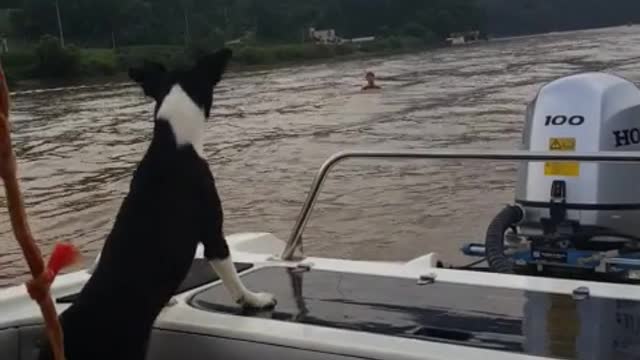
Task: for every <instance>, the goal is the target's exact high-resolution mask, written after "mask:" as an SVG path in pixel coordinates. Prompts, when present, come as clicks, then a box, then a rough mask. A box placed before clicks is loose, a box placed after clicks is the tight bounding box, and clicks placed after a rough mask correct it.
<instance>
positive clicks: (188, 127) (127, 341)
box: [42, 50, 276, 360]
mask: <svg viewBox="0 0 640 360" xmlns="http://www.w3.org/2000/svg"><path fill="white" fill-rule="evenodd" d="M230 57H231V52H230V51H229V50H222V51H219V52H217V53H215V54H212V55H210V56H205V57H203V58H202V59H200V60H199V61H198V63H197V64H196V65H195V66H194V67H193V68H192V69H190V70H187V71H174V72H168V71H166V69H165V68H164V67H163V66H162V65H160V64H156V63H147V64H146V65H145V66H144V67H143V68H142V69H132V70H131V71H130V74H129V75H130V77H131V78H132V79H133V80H135V81H136V82H138V83H139V84H140V85H141V86H142V88H143V90H144V92H145V95H147V96H150V97H152V98H154V99H155V101H156V108H155V111H154V134H153V140H152V141H151V145H150V146H149V150H148V151H147V153H146V155H145V157H144V159H143V160H142V162H141V163H140V165H139V166H138V168H137V169H136V172H135V174H134V176H133V180H132V182H131V188H130V190H129V194H128V195H127V197H126V199H125V200H124V202H123V204H122V206H121V208H120V211H119V213H118V216H117V218H116V221H115V224H114V226H113V229H112V231H111V233H110V234H109V236H108V238H107V240H106V242H105V245H104V248H103V251H102V254H101V256H100V261H99V263H98V266H97V267H96V269H95V272H94V273H93V275H92V277H91V279H90V280H89V281H88V282H87V284H86V285H85V287H84V288H83V290H82V292H81V293H80V295H79V297H78V298H77V300H76V301H75V302H74V304H73V305H72V306H71V307H70V308H69V309H68V310H67V311H65V312H64V313H63V314H62V316H61V322H62V326H63V331H64V341H65V351H66V353H67V359H68V360H86V359H94V360H96V359H97V360H100V359H105V360H106V359H109V360H113V359H127V360H143V359H144V355H145V353H146V348H147V344H148V341H149V336H150V334H151V329H152V326H153V322H154V321H155V319H156V317H157V316H158V314H159V313H160V311H161V310H162V308H163V307H164V305H165V304H166V303H167V302H168V301H169V299H170V298H171V296H172V295H173V293H174V292H175V291H176V289H177V288H178V287H179V286H180V283H181V282H182V281H183V280H184V278H185V277H186V275H187V273H188V271H189V269H190V267H191V264H192V261H193V257H194V255H195V251H196V248H197V245H198V244H199V243H202V244H203V245H204V255H205V257H206V258H207V259H208V260H210V262H211V264H212V266H213V268H214V269H215V271H216V272H217V273H218V274H219V275H220V278H221V279H222V281H223V283H224V284H225V286H226V287H227V288H228V289H229V290H230V294H231V296H232V298H233V299H234V300H235V301H237V302H238V303H240V304H242V305H243V306H251V307H268V306H273V305H275V302H276V301H275V299H274V298H273V296H272V295H270V294H266V293H254V292H251V291H249V290H248V289H247V288H246V287H244V285H243V284H242V282H241V281H240V278H239V276H238V274H237V273H236V270H235V267H234V266H233V262H232V260H231V257H230V253H229V248H228V247H227V243H226V240H225V239H224V234H223V230H222V222H223V213H222V206H221V203H220V198H219V197H218V192H217V190H216V186H215V182H214V179H213V175H212V174H211V171H210V169H209V166H208V164H207V163H206V161H205V160H204V159H203V149H202V136H203V132H204V127H205V126H204V124H205V121H206V119H207V118H208V117H209V114H210V110H211V105H212V102H213V88H214V87H215V86H216V84H217V83H218V82H219V81H220V79H221V77H222V74H223V72H224V69H225V67H226V65H227V63H228V61H229V59H230ZM42 356H43V358H47V356H50V352H49V351H43V352H42Z"/></svg>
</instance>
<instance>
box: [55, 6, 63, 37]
mask: <svg viewBox="0 0 640 360" xmlns="http://www.w3.org/2000/svg"><path fill="white" fill-rule="evenodd" d="M56 17H57V18H58V32H59V34H60V47H62V48H64V30H63V29H62V16H60V4H59V3H58V0H56Z"/></svg>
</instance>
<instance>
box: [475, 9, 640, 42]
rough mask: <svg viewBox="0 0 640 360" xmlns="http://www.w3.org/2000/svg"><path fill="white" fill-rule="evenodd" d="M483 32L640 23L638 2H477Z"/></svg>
mask: <svg viewBox="0 0 640 360" xmlns="http://www.w3.org/2000/svg"><path fill="white" fill-rule="evenodd" d="M478 5H479V6H480V7H481V8H482V9H483V10H484V12H485V14H486V20H487V27H486V30H487V32H489V33H490V34H492V35H494V36H505V35H524V34H536V33H547V32H552V31H567V30H579V29H589V28H596V27H607V26H616V25H624V24H628V23H638V22H640V1H638V0H606V1H605V0H478Z"/></svg>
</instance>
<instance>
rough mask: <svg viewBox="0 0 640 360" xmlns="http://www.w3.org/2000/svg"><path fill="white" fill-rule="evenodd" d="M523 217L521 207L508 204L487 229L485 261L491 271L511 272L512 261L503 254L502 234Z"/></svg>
mask: <svg viewBox="0 0 640 360" xmlns="http://www.w3.org/2000/svg"><path fill="white" fill-rule="evenodd" d="M523 217H524V213H523V212H522V209H520V207H518V206H514V205H509V206H507V207H505V208H504V209H502V211H500V213H498V215H496V217H495V218H494V219H493V221H492V222H491V224H489V228H488V229H487V236H486V238H485V246H486V252H487V262H488V263H489V268H490V269H491V271H495V272H498V273H502V274H512V273H513V263H512V262H511V260H509V258H507V256H506V255H505V254H504V234H505V232H507V230H508V229H509V228H511V227H512V226H514V225H515V224H517V223H519V222H520V221H521V220H522V218H523Z"/></svg>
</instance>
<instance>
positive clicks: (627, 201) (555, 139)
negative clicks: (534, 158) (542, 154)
mask: <svg viewBox="0 0 640 360" xmlns="http://www.w3.org/2000/svg"><path fill="white" fill-rule="evenodd" d="M523 145H524V150H529V151H566V152H586V153H594V152H601V151H638V150H640V90H639V89H638V88H637V87H636V86H635V85H634V84H633V83H631V82H629V81H627V80H625V79H622V78H620V77H617V76H613V75H609V74H604V73H585V74H579V75H573V76H568V77H565V78H561V79H559V80H556V81H553V82H551V83H549V84H547V85H546V86H544V87H542V88H541V89H540V91H539V93H538V95H537V97H536V98H535V99H534V101H533V102H532V103H531V104H530V105H529V107H528V109H527V117H526V128H525V131H524V137H523ZM552 187H554V189H552ZM552 190H553V191H552ZM516 201H517V203H518V204H520V205H521V206H522V207H523V208H524V210H525V211H524V212H525V220H524V221H523V223H522V224H521V231H522V233H523V234H525V235H527V234H529V235H535V234H539V233H540V231H541V230H542V227H541V225H540V224H541V220H542V219H549V218H550V217H551V216H552V215H553V214H552V211H551V210H550V209H552V208H553V207H554V206H555V205H554V206H552V203H553V204H556V205H557V204H560V206H561V207H563V209H561V210H562V211H561V212H562V213H563V216H564V217H565V219H566V220H567V221H568V222H572V223H577V224H579V227H580V228H583V227H586V228H591V229H592V230H599V232H600V233H601V237H604V238H606V239H604V238H603V239H600V240H602V241H612V240H613V241H616V240H617V239H619V236H616V235H620V237H632V238H640V165H635V164H622V163H617V164H616V163H584V162H583V163H577V162H576V163H566V162H557V163H554V162H547V163H543V162H529V163H523V164H522V165H521V166H520V171H519V175H518V183H517V187H516ZM554 211H555V210H554ZM605 234H607V235H605ZM612 238H613V239H612ZM614 239H616V240H614ZM596 240H597V239H596Z"/></svg>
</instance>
